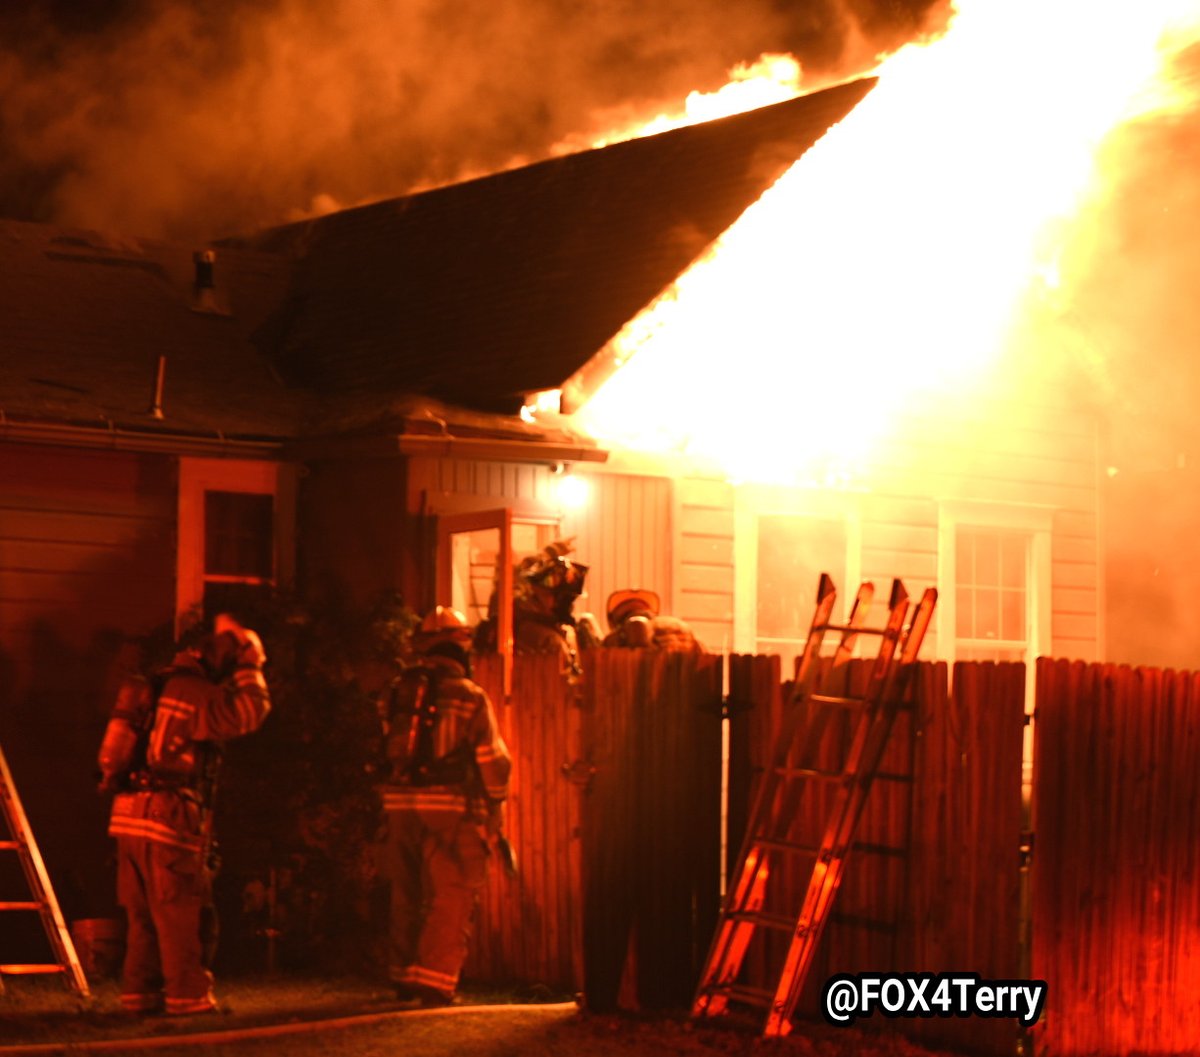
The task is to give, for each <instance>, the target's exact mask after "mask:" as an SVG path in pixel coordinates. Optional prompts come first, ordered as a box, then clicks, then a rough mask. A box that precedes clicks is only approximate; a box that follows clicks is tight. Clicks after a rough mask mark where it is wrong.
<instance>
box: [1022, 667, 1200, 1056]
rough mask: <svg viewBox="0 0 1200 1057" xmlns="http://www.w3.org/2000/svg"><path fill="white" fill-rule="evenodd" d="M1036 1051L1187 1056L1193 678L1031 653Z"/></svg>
mask: <svg viewBox="0 0 1200 1057" xmlns="http://www.w3.org/2000/svg"><path fill="white" fill-rule="evenodd" d="M1037 690H1038V695H1037V723H1036V727H1035V737H1036V752H1035V755H1034V804H1035V824H1036V835H1037V845H1036V848H1035V852H1034V860H1033V934H1034V943H1033V973H1034V976H1035V977H1039V978H1041V979H1045V980H1047V981H1048V982H1049V991H1048V997H1047V1000H1046V1010H1045V1013H1044V1017H1043V1023H1042V1024H1041V1025H1040V1026H1039V1027H1038V1029H1036V1030H1037V1034H1036V1036H1035V1041H1036V1044H1037V1046H1038V1051H1039V1052H1040V1053H1044V1054H1054V1055H1079V1054H1099V1053H1104V1054H1110V1055H1114V1057H1123V1055H1126V1054H1134V1053H1138V1054H1174V1053H1184V1052H1194V1050H1195V1046H1196V1040H1197V1038H1200V989H1198V988H1197V984H1198V983H1200V884H1198V883H1197V871H1196V866H1197V838H1198V835H1200V777H1198V775H1200V768H1197V766H1196V761H1197V759H1200V674H1197V673H1194V672H1175V671H1170V670H1167V671H1162V670H1157V669H1146V668H1137V669H1133V668H1128V667H1124V666H1121V667H1117V666H1114V665H1095V664H1093V665H1087V664H1083V663H1079V662H1075V663H1071V662H1068V661H1051V660H1042V661H1039V663H1038V685H1037Z"/></svg>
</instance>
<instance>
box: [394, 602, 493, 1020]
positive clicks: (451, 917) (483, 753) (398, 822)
mask: <svg viewBox="0 0 1200 1057" xmlns="http://www.w3.org/2000/svg"><path fill="white" fill-rule="evenodd" d="M470 643H471V629H470V628H469V627H468V626H467V621H466V618H465V617H464V616H463V615H462V614H461V613H459V612H458V610H456V609H450V608H449V607H446V606H438V607H437V608H436V609H434V610H433V611H432V612H431V613H429V614H427V615H426V617H425V618H424V620H422V622H421V624H420V627H419V628H418V629H417V631H416V632H415V633H414V636H413V656H412V658H411V660H410V663H408V665H407V666H406V667H405V669H404V670H403V671H402V672H401V673H400V675H399V676H398V677H397V678H396V679H395V680H393V682H392V684H391V685H390V686H389V687H388V689H387V690H386V691H385V692H384V693H383V694H382V695H381V696H380V698H379V702H378V705H379V712H380V718H381V720H382V723H383V731H384V743H385V746H386V756H387V777H386V780H385V784H384V786H383V788H382V798H383V808H384V815H385V820H386V821H385V826H386V830H385V837H384V844H383V848H382V853H383V854H382V861H381V868H382V873H383V875H384V876H385V878H386V879H387V880H388V881H389V882H390V887H391V904H390V909H391V917H390V922H389V954H388V976H389V979H390V980H391V982H392V984H393V986H394V987H395V989H396V997H397V998H398V999H399V1000H401V1001H402V1002H409V1003H413V1004H418V1005H423V1006H438V1005H448V1004H449V1003H451V1002H452V1001H453V1000H454V994H455V990H456V988H457V986H458V976H459V972H460V970H461V969H462V965H463V962H464V961H465V960H466V956H467V944H468V939H469V936H470V929H471V918H472V915H473V914H474V910H475V905H476V902H477V901H478V896H479V891H480V889H481V888H482V887H483V885H484V883H485V881H486V879H487V864H488V859H489V857H490V856H491V855H492V854H493V851H495V852H496V853H498V854H499V855H500V856H501V857H503V858H504V859H505V864H506V865H507V866H508V867H509V868H510V869H512V868H513V864H512V858H511V852H510V850H509V848H508V843H507V841H506V840H505V839H504V805H505V800H506V798H507V796H508V779H509V773H510V771H511V766H512V765H511V761H510V759H509V754H508V749H507V747H506V746H505V744H504V739H503V738H502V737H501V736H500V730H499V727H498V725H497V722H496V715H495V712H494V711H493V710H492V703H491V701H490V700H489V699H488V696H487V694H486V693H485V692H484V690H483V689H482V687H480V686H479V685H478V684H477V683H475V682H473V681H472V680H471V678H470V674H471V662H470V654H469V652H468V651H469V648H470Z"/></svg>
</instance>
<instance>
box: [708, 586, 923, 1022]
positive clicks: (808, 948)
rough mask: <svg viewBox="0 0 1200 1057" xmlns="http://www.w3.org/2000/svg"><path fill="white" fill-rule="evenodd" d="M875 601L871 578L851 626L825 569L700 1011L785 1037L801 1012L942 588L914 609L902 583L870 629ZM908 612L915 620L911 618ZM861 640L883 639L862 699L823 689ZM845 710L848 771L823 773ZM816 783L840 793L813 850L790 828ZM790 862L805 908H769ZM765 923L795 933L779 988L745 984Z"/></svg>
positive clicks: (844, 766)
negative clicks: (801, 872)
mask: <svg viewBox="0 0 1200 1057" xmlns="http://www.w3.org/2000/svg"><path fill="white" fill-rule="evenodd" d="M873 597H874V587H873V585H872V584H870V583H864V584H863V585H862V586H861V587H860V588H859V590H858V594H857V596H856V598H855V600H854V605H853V608H852V609H851V612H850V616H849V617H848V618H847V621H846V623H845V624H835V623H832V622H831V620H832V617H833V607H834V603H835V602H836V601H837V591H836V589H835V587H834V584H833V581H832V580H831V579H830V577H829V576H828V575H826V574H824V573H823V574H822V575H821V580H820V585H819V587H818V589H817V605H816V612H815V613H814V615H813V622H812V626H811V628H810V630H809V633H808V638H807V640H806V642H805V644H804V650H803V652H802V653H801V655H800V656H799V657H798V658H797V659H796V678H795V682H794V684H793V691H792V695H791V698H790V700H789V702H788V706H787V709H786V710H785V713H784V717H783V722H782V724H781V730H780V733H779V736H778V740H777V741H776V743H775V745H774V747H773V750H772V754H771V762H770V765H769V766H768V767H767V768H766V770H765V771H764V773H763V775H762V779H761V782H760V785H759V789H758V793H757V795H756V797H755V802H754V807H753V809H752V811H751V814H750V820H749V825H748V826H747V829H746V837H745V840H744V841H743V844H742V849H741V855H740V858H739V863H738V867H737V869H736V871H735V872H734V876H733V880H732V883H731V885H730V887H729V890H728V895H727V896H726V899H725V905H724V906H723V907H722V909H721V914H720V917H719V919H718V922H717V931H716V936H715V937H714V939H713V943H712V947H711V949H710V950H709V953H708V959H707V961H706V962H705V965H704V970H703V972H702V973H701V976H700V984H699V986H698V988H697V991H696V998H695V1002H694V1004H693V1007H692V1015H693V1016H696V1017H705V1016H708V1017H711V1016H717V1015H720V1014H723V1013H725V1012H727V1011H728V1009H729V1008H730V1005H731V1004H738V1005H744V1006H750V1007H757V1008H759V1009H764V1008H765V1009H766V1011H767V1019H766V1023H765V1026H764V1029H763V1033H764V1034H765V1035H768V1036H779V1035H786V1034H787V1033H788V1032H789V1031H790V1030H791V1018H792V1014H793V1012H794V1011H795V1008H796V1002H797V999H798V998H799V997H800V991H801V989H802V988H803V986H804V981H805V977H806V976H807V974H808V971H809V968H810V967H811V965H812V961H813V954H814V952H815V950H816V946H817V943H818V941H819V940H820V937H821V932H822V930H823V929H824V927H825V923H826V922H827V921H828V919H829V914H830V911H831V909H832V906H833V902H834V897H835V896H836V895H837V891H838V886H839V885H840V884H841V880H842V874H843V871H844V870H845V865H846V858H847V856H848V855H849V853H850V850H851V848H852V846H853V843H854V832H855V829H856V827H857V825H858V820H859V818H860V816H861V815H862V810H863V806H864V805H865V803H866V799H867V794H868V793H869V792H870V789H871V783H872V781H873V780H874V778H875V777H876V775H877V773H878V771H879V765H880V762H881V760H882V759H883V753H884V750H885V748H886V747H887V742H888V737H889V735H890V734H891V730H892V725H893V721H894V720H895V717H896V713H897V711H898V710H899V709H901V708H903V707H905V705H904V697H905V694H906V692H907V688H908V683H909V680H910V677H911V674H912V671H913V670H914V665H915V662H916V659H917V654H918V652H919V651H920V648H921V642H922V640H923V639H924V637H925V632H926V630H927V629H928V627H929V622H930V620H931V619H932V617H933V610H934V607H935V606H936V605H937V591H936V590H935V589H934V588H932V587H931V588H929V589H928V590H926V591H925V593H924V596H923V597H922V599H921V601H920V603H919V604H918V605H917V606H916V607H915V608H912V607H911V606H910V603H909V598H908V593H907V592H906V591H905V589H904V585H903V584H902V583H901V582H900V581H899V580H895V581H893V584H892V593H891V597H890V599H889V602H888V619H887V623H886V624H885V625H884V626H883V627H882V628H868V627H866V626H865V620H866V615H867V611H868V610H869V608H870V605H871V602H872V599H873ZM910 608H912V617H911V621H909V622H908V623H906V620H908V617H909V611H910ZM829 632H834V633H836V634H837V635H839V636H840V638H838V640H837V646H836V650H835V652H834V654H833V657H832V662H830V661H829V659H828V658H824V659H823V658H822V646H823V645H824V643H825V637H826V635H827V634H828V633H829ZM860 636H874V637H877V638H878V639H879V652H878V654H877V655H876V657H875V660H874V662H873V664H872V665H871V667H870V672H869V675H868V677H867V685H866V689H865V691H864V692H863V693H862V694H861V695H854V696H850V695H849V694H845V695H835V694H832V693H821V688H822V685H823V684H826V683H827V677H828V673H829V672H831V671H833V670H835V669H837V668H839V667H841V666H842V665H844V664H845V663H846V662H847V661H848V660H849V659H850V658H851V656H852V655H853V653H854V649H855V645H856V643H857V642H858V640H859V637H860ZM838 713H842V714H847V715H848V716H849V717H850V720H851V731H852V733H851V737H850V741H849V749H848V751H847V752H846V755H845V759H844V761H843V763H842V766H841V767H840V768H837V769H823V768H821V767H819V766H818V764H817V755H818V748H819V746H820V743H821V741H822V736H823V734H824V732H825V730H826V729H827V728H828V726H829V724H830V719H831V717H832V716H834V715H836V714H838ZM815 783H822V784H825V785H828V784H829V783H833V784H834V787H835V793H834V797H833V806H832V809H831V810H830V812H829V814H828V816H827V819H826V822H825V827H824V836H823V838H822V840H821V842H820V844H819V845H818V846H816V847H812V846H807V845H805V844H803V843H801V842H799V841H797V840H796V839H795V838H794V837H793V836H792V834H791V833H790V828H791V823H792V820H793V819H794V817H795V815H796V812H797V809H798V807H799V805H800V801H801V797H802V796H803V794H804V791H805V790H806V789H810V788H813V786H814V784H815ZM787 858H791V859H797V858H799V859H802V860H803V861H807V862H811V863H812V867H811V873H810V874H809V878H808V885H807V889H806V891H805V895H804V899H803V903H802V905H801V906H800V907H799V909H797V908H796V907H795V906H794V905H793V906H789V907H770V906H768V905H767V903H768V895H769V891H770V888H769V886H768V883H767V882H768V879H769V877H770V876H771V872H772V865H773V864H775V863H778V864H780V865H782V860H783V859H787ZM758 930H766V931H768V932H776V933H783V934H790V936H791V939H790V942H789V946H788V948H787V954H786V957H785V958H784V961H783V965H782V968H781V969H779V970H778V982H777V984H776V985H775V987H774V988H773V989H765V988H756V987H750V986H747V985H745V984H743V983H739V981H738V977H739V973H740V971H741V969H742V965H743V961H744V960H745V957H746V951H747V948H748V947H749V945H750V942H751V940H752V939H753V938H754V936H755V935H756V933H757V932H758ZM771 976H772V977H774V970H772V971H771Z"/></svg>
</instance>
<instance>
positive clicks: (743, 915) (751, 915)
mask: <svg viewBox="0 0 1200 1057" xmlns="http://www.w3.org/2000/svg"><path fill="white" fill-rule="evenodd" d="M725 916H726V917H727V918H729V919H730V920H731V921H744V922H746V923H747V924H750V925H761V926H762V927H763V928H765V929H775V930H777V931H779V932H795V931H796V921H795V919H794V918H789V917H787V916H785V915H783V914H766V913H764V912H763V911H761V910H733V911H730V912H729V913H728V914H726V915H725Z"/></svg>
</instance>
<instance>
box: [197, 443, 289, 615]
mask: <svg viewBox="0 0 1200 1057" xmlns="http://www.w3.org/2000/svg"><path fill="white" fill-rule="evenodd" d="M296 478H297V473H296V468H295V467H293V466H291V465H289V464H286V463H278V462H269V461H266V460H261V459H234V458H228V459H208V458H192V457H188V456H181V457H180V459H179V489H178V503H177V517H176V532H177V537H178V542H177V546H176V555H175V631H176V634H179V632H180V631H182V630H183V627H184V626H185V624H186V622H187V621H188V619H189V618H190V617H191V615H192V614H194V613H195V612H197V611H198V610H199V609H200V608H201V607H202V606H203V604H204V587H205V584H207V583H255V584H257V583H268V584H270V585H272V586H279V585H284V584H288V583H291V581H292V578H293V573H294V569H295V550H294V540H295V508H296V502H295V499H296ZM208 492H241V493H245V494H250V495H269V496H271V498H272V503H273V508H274V518H273V524H272V531H273V539H272V547H271V550H272V562H271V565H272V569H273V575H272V577H271V578H270V579H265V580H264V579H263V578H262V577H257V576H229V575H224V574H212V575H210V574H208V572H207V570H206V569H205V537H206V532H205V529H206V526H205V496H206V493H208Z"/></svg>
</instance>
